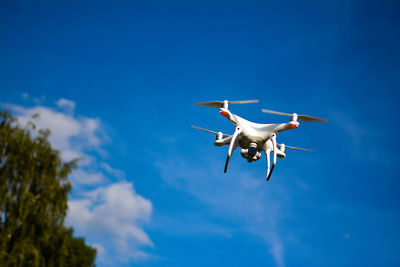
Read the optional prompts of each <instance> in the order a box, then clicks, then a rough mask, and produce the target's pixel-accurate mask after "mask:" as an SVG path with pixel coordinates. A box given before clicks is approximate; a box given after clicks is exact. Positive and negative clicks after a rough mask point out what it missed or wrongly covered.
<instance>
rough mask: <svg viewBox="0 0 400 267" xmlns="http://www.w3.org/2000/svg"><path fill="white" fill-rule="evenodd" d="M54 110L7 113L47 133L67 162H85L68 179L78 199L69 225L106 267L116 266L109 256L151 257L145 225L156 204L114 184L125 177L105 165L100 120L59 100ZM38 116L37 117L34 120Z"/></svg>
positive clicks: (128, 186)
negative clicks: (78, 113)
mask: <svg viewBox="0 0 400 267" xmlns="http://www.w3.org/2000/svg"><path fill="white" fill-rule="evenodd" d="M56 104H57V105H58V106H59V107H60V108H61V111H60V110H56V109H53V108H49V107H45V106H40V105H39V106H36V107H33V108H26V107H23V106H18V105H13V104H6V105H5V107H6V108H8V109H10V110H11V111H12V112H13V114H14V116H16V117H17V119H18V123H19V124H20V125H21V126H25V125H26V124H27V123H28V122H29V121H33V122H34V123H35V125H36V127H37V128H39V129H49V130H50V131H51V135H50V137H49V141H50V143H51V145H52V146H53V148H55V149H57V150H59V151H60V153H61V157H62V158H63V160H72V159H75V158H81V160H80V161H79V166H80V168H78V169H77V170H75V171H74V172H73V173H72V175H71V176H70V180H71V182H72V184H73V188H74V192H75V194H76V195H79V196H80V198H79V199H76V198H75V199H70V201H69V202H68V206H69V211H68V216H67V219H66V221H67V223H68V224H69V225H71V226H72V227H74V229H75V230H76V233H77V234H78V235H83V236H85V237H86V240H87V241H88V243H90V244H93V245H94V246H95V247H96V248H97V249H98V255H99V257H98V260H100V261H101V262H102V263H103V264H104V265H113V264H114V263H115V262H113V261H110V260H109V257H107V256H106V255H109V254H110V255H111V254H114V255H118V258H119V259H126V260H130V259H133V260H139V259H146V258H148V257H150V254H149V253H147V252H145V251H144V250H143V247H153V246H154V244H153V242H152V241H151V239H150V237H149V236H148V235H147V233H146V232H145V231H144V230H143V225H144V224H146V223H149V222H150V217H151V214H152V210H153V207H152V203H151V202H150V201H149V200H147V199H145V198H143V197H142V196H140V195H139V194H137V193H136V192H135V190H134V187H133V184H132V183H128V182H118V183H112V181H113V180H115V178H118V179H123V178H124V177H125V174H124V172H123V171H122V170H118V169H115V168H112V167H111V166H110V165H109V164H107V163H106V162H104V160H103V159H101V158H102V156H103V155H104V154H105V152H104V150H103V148H102V146H103V144H104V143H105V141H106V140H107V136H106V135H105V134H104V132H103V130H102V124H101V121H100V119H98V118H88V117H83V116H76V115H74V114H73V110H74V108H75V102H73V101H70V100H66V99H60V100H58V101H57V102H56ZM34 114H39V117H38V118H36V119H33V118H32V116H33V115H34ZM99 185H102V187H99V188H97V189H95V190H92V191H87V188H88V186H92V187H91V188H93V186H99ZM110 252H112V253H110Z"/></svg>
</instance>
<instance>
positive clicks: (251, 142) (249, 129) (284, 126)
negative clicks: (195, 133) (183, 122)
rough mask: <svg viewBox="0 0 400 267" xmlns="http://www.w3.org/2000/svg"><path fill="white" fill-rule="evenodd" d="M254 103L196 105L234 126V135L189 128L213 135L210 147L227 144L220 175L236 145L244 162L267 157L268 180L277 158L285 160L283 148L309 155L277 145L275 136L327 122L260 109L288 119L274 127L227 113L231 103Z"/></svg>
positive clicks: (247, 101)
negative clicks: (304, 125) (302, 125)
mask: <svg viewBox="0 0 400 267" xmlns="http://www.w3.org/2000/svg"><path fill="white" fill-rule="evenodd" d="M258 102H259V101H258V100H242V101H228V100H224V101H211V102H197V103H195V105H197V106H206V107H213V108H218V109H219V113H220V114H221V115H222V116H223V117H225V118H227V119H228V120H229V121H230V122H231V123H232V124H233V125H234V126H235V132H234V133H233V134H232V135H230V134H223V133H222V132H215V131H211V130H207V129H204V128H201V127H198V126H194V125H193V126H192V127H193V128H195V129H198V130H201V131H205V132H209V133H212V134H215V135H216V139H215V141H214V145H216V146H224V145H229V149H228V156H227V158H226V162H225V168H224V173H226V171H227V169H228V164H229V160H230V158H231V156H232V153H233V151H234V150H235V149H236V148H237V147H238V146H239V147H240V148H241V152H240V154H241V155H242V157H243V158H245V159H247V161H248V162H253V161H257V160H259V159H260V158H261V152H264V153H265V155H266V158H267V175H266V179H267V181H269V179H270V178H271V174H272V172H273V170H274V168H275V165H276V159H277V158H285V157H286V154H285V150H286V148H289V149H295V150H302V151H308V152H311V151H312V150H310V149H305V148H299V147H292V146H287V145H285V144H278V143H277V141H276V136H277V135H278V134H279V133H281V132H284V131H287V130H291V129H296V128H298V127H299V125H300V123H299V122H298V121H301V122H327V121H328V120H327V119H324V118H318V117H313V116H308V115H299V114H297V113H292V114H290V113H284V112H278V111H273V110H268V109H262V112H264V113H271V114H277V115H283V116H289V117H290V121H289V122H287V123H278V124H276V123H275V124H260V123H255V122H251V121H248V120H246V119H244V118H242V117H239V116H238V115H235V114H233V113H232V112H231V111H230V110H229V105H231V104H248V103H258ZM271 153H273V161H272V166H271V159H270V154H271Z"/></svg>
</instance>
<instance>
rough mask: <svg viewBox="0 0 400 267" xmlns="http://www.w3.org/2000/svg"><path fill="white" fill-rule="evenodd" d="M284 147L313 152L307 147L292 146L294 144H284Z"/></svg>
mask: <svg viewBox="0 0 400 267" xmlns="http://www.w3.org/2000/svg"><path fill="white" fill-rule="evenodd" d="M285 147H286V148H290V149H295V150H301V151H307V152H313V151H312V150H311V149H307V148H301V147H294V146H285Z"/></svg>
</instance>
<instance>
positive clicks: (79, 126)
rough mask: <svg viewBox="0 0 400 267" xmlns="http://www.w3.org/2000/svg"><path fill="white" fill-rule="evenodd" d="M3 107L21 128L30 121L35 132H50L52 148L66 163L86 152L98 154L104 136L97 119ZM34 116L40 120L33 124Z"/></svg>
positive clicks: (42, 109) (84, 154) (49, 109)
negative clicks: (36, 115) (41, 130)
mask: <svg viewBox="0 0 400 267" xmlns="http://www.w3.org/2000/svg"><path fill="white" fill-rule="evenodd" d="M6 107H8V108H10V109H11V111H13V112H14V113H15V114H16V116H17V119H18V122H19V123H20V124H21V125H22V126H24V125H26V124H27V123H28V122H29V121H34V123H35V124H36V126H37V127H38V128H40V129H49V130H50V131H51V135H50V138H49V139H50V142H51V144H52V146H53V147H54V148H55V149H57V150H59V151H60V152H61V156H62V157H63V159H65V160H71V159H74V158H85V157H86V153H85V150H97V151H100V150H101V149H100V146H101V144H102V140H101V138H100V136H102V135H104V134H103V133H102V130H101V125H100V121H99V119H97V118H86V117H75V116H73V115H71V114H66V113H63V112H57V111H55V110H53V109H51V108H48V107H43V106H36V107H34V108H25V107H22V106H17V105H6ZM34 114H39V118H37V119H34V120H33V119H32V116H33V115H34ZM87 158H90V157H87Z"/></svg>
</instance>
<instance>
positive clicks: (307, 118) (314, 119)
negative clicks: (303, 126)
mask: <svg viewBox="0 0 400 267" xmlns="http://www.w3.org/2000/svg"><path fill="white" fill-rule="evenodd" d="M262 112H264V113H271V114H277V115H283V116H289V117H292V116H294V115H295V114H296V113H293V114H289V113H284V112H279V111H274V110H269V109H262ZM298 119H299V120H300V121H302V122H328V120H327V119H324V118H318V117H313V116H308V115H298Z"/></svg>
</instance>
